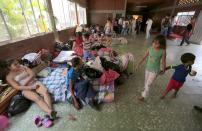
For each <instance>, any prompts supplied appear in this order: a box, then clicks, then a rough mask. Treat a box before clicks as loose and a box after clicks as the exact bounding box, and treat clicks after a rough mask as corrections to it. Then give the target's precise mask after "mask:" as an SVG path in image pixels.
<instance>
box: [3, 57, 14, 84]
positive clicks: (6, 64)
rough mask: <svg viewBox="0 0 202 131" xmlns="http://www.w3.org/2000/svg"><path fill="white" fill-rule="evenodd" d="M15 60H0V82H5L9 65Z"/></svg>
mask: <svg viewBox="0 0 202 131" xmlns="http://www.w3.org/2000/svg"><path fill="white" fill-rule="evenodd" d="M14 61H16V60H0V80H3V82H5V81H6V75H8V73H9V71H10V69H9V67H10V66H11V64H12V63H13V62H14Z"/></svg>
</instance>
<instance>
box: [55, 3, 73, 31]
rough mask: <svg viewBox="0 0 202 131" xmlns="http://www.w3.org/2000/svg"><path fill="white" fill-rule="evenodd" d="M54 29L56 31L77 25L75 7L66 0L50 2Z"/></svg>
mask: <svg viewBox="0 0 202 131" xmlns="http://www.w3.org/2000/svg"><path fill="white" fill-rule="evenodd" d="M51 3H52V8H53V15H54V17H55V22H56V28H57V29H58V30H62V29H65V28H67V27H73V26H75V25H76V24H77V21H76V7H75V3H74V2H70V1H68V0H51Z"/></svg>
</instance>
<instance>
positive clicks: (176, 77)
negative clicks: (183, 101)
mask: <svg viewBox="0 0 202 131" xmlns="http://www.w3.org/2000/svg"><path fill="white" fill-rule="evenodd" d="M181 61H182V64H180V65H178V66H168V67H167V68H166V70H168V69H175V72H174V74H173V76H172V78H171V79H170V82H169V83H168V85H167V88H166V90H165V92H164V93H163V95H162V96H161V99H164V98H165V96H166V95H167V94H168V93H169V92H170V91H171V90H172V89H174V90H175V92H174V94H173V98H175V97H176V96H177V93H178V91H179V89H180V88H181V87H182V86H183V84H184V82H185V81H186V77H187V75H188V74H189V75H190V76H195V75H196V72H195V71H192V70H191V69H192V65H193V64H194V61H195V55H193V54H191V53H185V54H183V55H182V56H181Z"/></svg>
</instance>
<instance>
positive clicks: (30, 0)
mask: <svg viewBox="0 0 202 131" xmlns="http://www.w3.org/2000/svg"><path fill="white" fill-rule="evenodd" d="M29 2H30V5H31V8H32V12H33V15H34V21H35V23H36V27H37V31H38V33H39V32H40V31H39V27H38V24H37V20H36V16H35V12H34V8H33V5H32V0H29Z"/></svg>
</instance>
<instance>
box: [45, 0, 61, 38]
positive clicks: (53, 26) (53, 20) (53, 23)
mask: <svg viewBox="0 0 202 131" xmlns="http://www.w3.org/2000/svg"><path fill="white" fill-rule="evenodd" d="M46 3H47V7H48V12H49V16H50V20H51V26H52V29H53V33H54V37H55V41H57V42H60V40H59V34H58V32H57V29H56V24H55V18H54V15H53V8H52V4H51V0H46Z"/></svg>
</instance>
